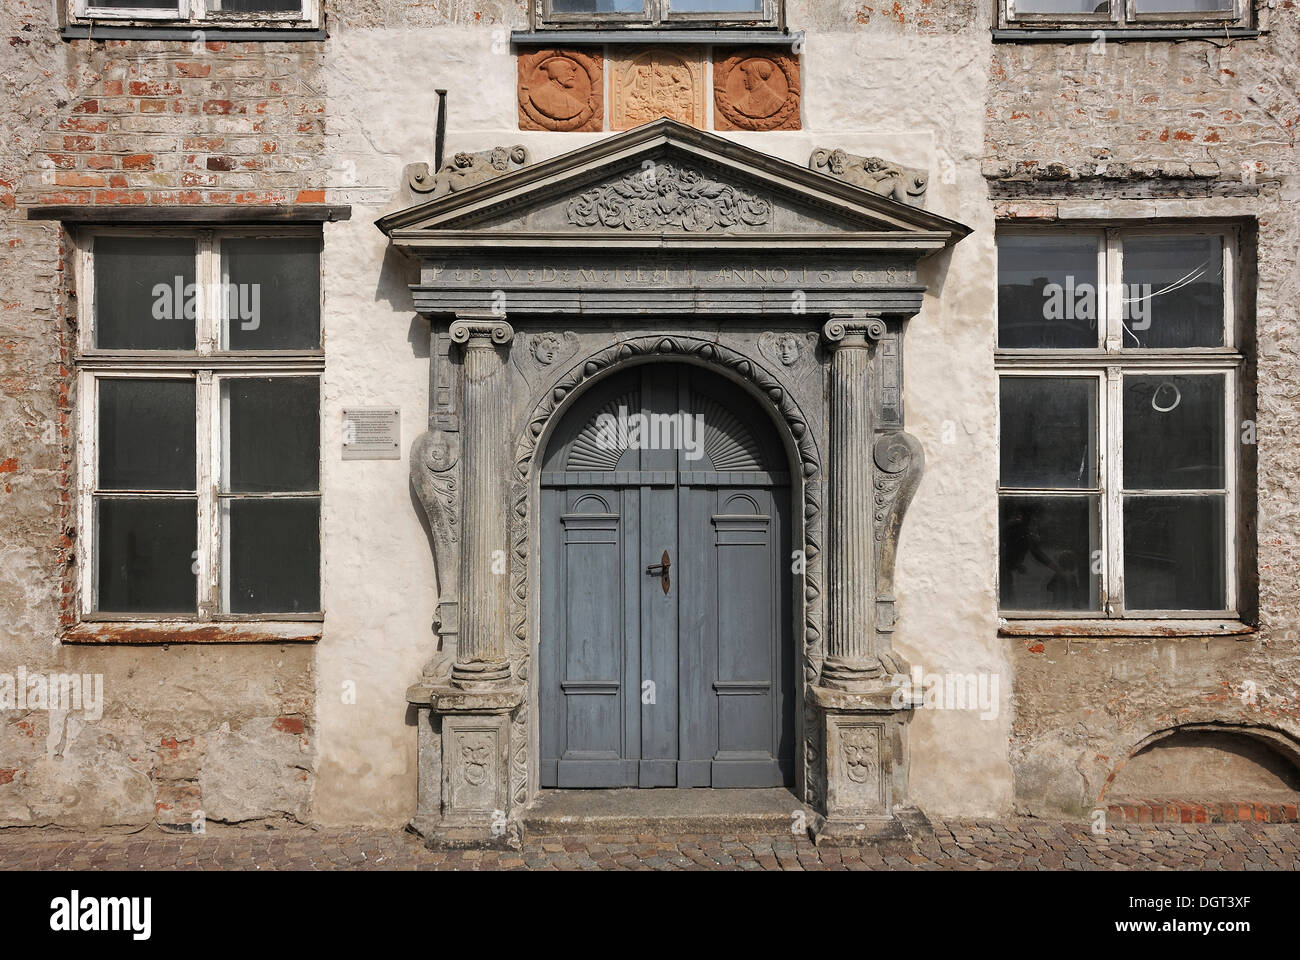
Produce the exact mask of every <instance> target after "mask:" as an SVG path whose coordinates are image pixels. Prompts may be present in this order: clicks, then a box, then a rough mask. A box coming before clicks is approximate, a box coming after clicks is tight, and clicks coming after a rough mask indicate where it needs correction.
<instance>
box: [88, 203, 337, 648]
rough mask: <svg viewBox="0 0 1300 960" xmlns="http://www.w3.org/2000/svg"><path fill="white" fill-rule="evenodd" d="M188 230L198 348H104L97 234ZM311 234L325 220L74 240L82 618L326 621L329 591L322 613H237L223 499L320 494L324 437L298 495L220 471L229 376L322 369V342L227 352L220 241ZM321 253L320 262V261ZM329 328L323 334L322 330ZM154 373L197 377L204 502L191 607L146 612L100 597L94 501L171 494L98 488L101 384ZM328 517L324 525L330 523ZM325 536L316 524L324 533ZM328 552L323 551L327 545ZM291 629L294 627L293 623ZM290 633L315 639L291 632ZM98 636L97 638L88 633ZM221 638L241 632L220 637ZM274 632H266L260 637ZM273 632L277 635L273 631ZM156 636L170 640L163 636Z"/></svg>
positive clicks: (159, 622) (198, 467) (318, 234)
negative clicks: (231, 600) (99, 601)
mask: <svg viewBox="0 0 1300 960" xmlns="http://www.w3.org/2000/svg"><path fill="white" fill-rule="evenodd" d="M105 236H131V237H167V236H175V237H178V238H180V237H183V238H185V239H193V240H195V241H196V252H195V257H196V265H195V285H196V287H197V288H198V290H197V293H198V295H197V297H196V300H195V320H194V323H195V349H194V350H119V349H100V348H96V347H94V346H93V344H94V326H95V319H94V318H95V304H94V294H95V275H94V270H95V265H94V241H95V239H96V238H97V237H105ZM288 236H310V237H315V238H317V239H318V240H320V241H322V242H323V234H322V231H321V229H320V227H319V226H314V227H313V226H278V225H276V226H252V227H223V228H198V229H196V228H193V227H190V228H184V227H155V228H150V227H89V228H86V229H84V230H82V231H79V232H78V233H77V234H76V236H75V238H74V243H75V269H76V290H77V301H78V303H79V304H80V308H79V311H78V312H79V314H80V316H82V317H84V318H85V321H84V322H82V323H80V324H79V325H78V330H77V345H76V351H75V354H74V361H73V362H74V370H75V374H74V376H75V389H76V396H75V400H74V409H75V410H76V437H77V448H76V460H75V468H74V469H75V474H76V476H75V488H76V491H77V501H76V515H77V528H78V530H80V531H82V535H81V537H80V538H79V546H78V551H77V569H76V574H75V575H76V582H75V594H76V619H77V621H78V622H79V623H83V624H109V623H126V624H133V625H139V626H144V625H153V626H157V627H169V626H174V625H176V624H192V625H203V624H208V625H212V624H226V625H238V624H240V623H252V624H257V623H266V624H274V623H282V624H285V625H286V626H287V625H290V624H316V627H315V628H314V629H317V631H318V626H319V621H321V620H323V619H324V609H323V608H324V598H323V595H322V597H321V607H322V609H321V610H319V611H314V612H309V613H299V612H293V613H231V612H227V610H226V609H225V608H226V607H228V602H227V598H226V595H225V591H226V590H227V589H228V584H227V582H226V577H225V576H224V575H223V574H224V570H225V564H224V563H223V534H222V529H221V526H222V518H221V509H220V508H221V504H222V502H223V501H226V500H231V499H250V498H251V499H265V498H267V497H270V496H275V497H296V498H311V497H314V498H317V499H318V500H322V502H323V497H322V490H321V482H320V479H319V478H320V474H321V472H323V453H324V443H323V436H322V442H321V445H320V456H321V458H322V462H321V463H320V467H321V470H320V471H318V474H317V476H318V479H317V489H315V490H313V491H296V492H294V493H291V494H289V493H276V494H265V493H254V494H239V493H230V492H223V491H222V490H221V489H220V487H221V483H220V477H221V476H222V473H223V466H222V465H223V458H224V454H223V447H224V443H223V439H224V438H223V429H222V428H223V418H222V416H221V386H222V383H223V382H224V381H225V380H228V379H237V378H240V377H257V378H269V377H314V378H316V379H317V380H318V381H321V380H322V376H323V373H324V367H325V354H324V350H323V349H319V348H318V349H312V350H266V351H252V350H225V349H221V348H220V338H221V332H222V326H223V324H224V322H225V317H224V314H225V309H224V306H225V300H224V298H223V297H222V296H221V290H222V287H221V286H220V283H221V281H222V279H223V270H222V261H221V257H220V245H221V241H222V239H224V238H231V237H274V238H281V237H288ZM323 259H324V258H323V257H321V258H320V261H318V263H319V264H320V265H321V266H322V267H323ZM321 291H322V294H321V304H320V308H321V314H320V316H321V317H322V320H323V317H324V284H323V283H322V284H321ZM322 335H323V334H322ZM110 379H113V380H120V379H151V380H192V381H194V383H195V404H196V417H197V421H196V430H195V443H196V450H195V482H196V488H195V491H194V493H193V494H189V493H185V494H178V496H194V497H195V499H196V501H197V512H198V531H197V541H196V546H197V548H198V549H197V558H196V563H197V565H198V593H197V602H196V610H195V612H194V613H188V612H186V613H172V612H146V611H142V612H139V613H130V612H118V611H98V610H96V609H95V605H96V575H97V571H98V544H97V542H96V540H97V527H96V525H95V520H96V517H95V505H96V502H97V500H98V499H99V498H100V497H102V496H104V495H115V494H117V493H119V492H121V493H122V494H123V495H124V496H128V497H136V496H139V497H149V496H164V495H166V491H134V490H133V491H101V490H100V489H99V487H98V476H99V472H98V426H99V395H98V390H99V383H100V382H101V381H103V380H110ZM317 428H318V430H319V431H321V432H322V433H323V429H324V418H323V417H322V416H320V414H319V412H318V415H317ZM323 525H324V524H323V519H322V521H321V527H322V528H323ZM318 536H319V531H318ZM322 555H323V550H322ZM289 632H290V633H291V632H292V631H289ZM287 638H288V639H313V638H303V637H287ZM91 639H94V638H91ZM222 639H226V640H230V639H239V638H238V636H235V635H231V636H223V637H222ZM259 639H267V638H259ZM270 639H274V637H272V638H270ZM159 642H163V641H162V638H161V637H160V638H159Z"/></svg>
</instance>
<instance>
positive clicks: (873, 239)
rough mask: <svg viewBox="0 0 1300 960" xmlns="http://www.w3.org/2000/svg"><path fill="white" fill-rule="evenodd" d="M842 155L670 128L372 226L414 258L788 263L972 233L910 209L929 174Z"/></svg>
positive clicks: (599, 146) (663, 125)
mask: <svg viewBox="0 0 1300 960" xmlns="http://www.w3.org/2000/svg"><path fill="white" fill-rule="evenodd" d="M843 156H844V157H845V158H847V159H846V163H847V164H848V165H847V166H842V167H840V171H841V172H840V173H839V174H836V173H835V169H834V168H835V167H837V166H840V165H839V163H838V161H836V162H835V163H831V162H830V161H829V160H828V161H827V162H828V163H829V164H830V166H829V167H828V168H827V170H825V171H819V170H818V169H809V168H808V167H801V166H799V165H798V164H794V163H790V162H789V161H786V160H781V159H778V158H776V157H772V156H769V155H767V154H764V153H760V152H759V151H756V150H753V149H750V148H748V147H745V146H741V145H740V144H736V143H733V142H731V141H729V140H724V139H723V138H721V137H718V136H715V135H714V134H711V133H706V132H704V131H702V130H696V129H694V128H693V127H690V126H687V125H685V124H682V123H678V122H677V121H674V120H670V119H667V118H664V119H660V120H656V121H654V122H653V123H647V124H645V125H643V126H640V127H637V128H635V129H633V130H629V131H627V132H625V133H621V134H616V135H614V136H612V137H609V138H607V139H605V140H602V141H599V142H597V143H594V144H590V145H588V146H585V147H582V148H580V149H578V150H574V151H572V152H570V153H566V154H563V155H561V156H558V157H554V158H552V159H549V160H544V161H541V162H538V163H533V164H528V165H526V166H523V167H521V168H519V169H511V170H507V171H505V172H502V171H500V169H499V165H496V166H492V167H491V169H492V170H493V171H494V172H495V173H497V174H499V175H496V176H490V177H487V178H485V179H482V180H479V181H477V182H470V180H469V179H468V178H464V177H462V179H461V180H460V181H458V182H457V186H456V187H455V188H449V189H448V190H447V191H445V192H441V193H440V192H437V191H435V196H434V197H433V198H431V199H429V200H426V201H424V202H421V203H418V204H416V205H415V206H412V207H409V208H407V209H405V210H401V211H398V212H396V213H392V214H389V215H388V216H385V217H383V218H381V219H380V221H379V224H378V225H379V227H380V229H381V230H383V231H384V232H385V233H386V234H388V235H389V236H390V237H391V238H392V239H393V241H394V242H395V243H396V244H397V245H398V246H399V247H402V248H405V249H408V250H410V251H412V252H425V251H428V250H430V249H431V248H436V247H442V248H445V249H449V250H450V249H455V250H458V251H464V250H465V249H466V248H473V247H478V246H490V247H492V248H493V249H494V250H496V251H501V250H503V249H511V248H515V249H520V250H524V249H527V250H529V251H530V252H532V253H536V251H537V248H538V246H539V244H540V245H551V246H556V247H560V246H562V247H564V248H565V249H573V248H575V247H583V246H585V247H590V248H597V249H605V250H609V249H610V248H611V245H626V246H628V247H633V246H636V245H637V244H638V242H640V243H644V238H646V237H648V236H654V237H655V238H656V241H657V244H656V245H657V249H659V250H671V249H677V248H681V249H690V248H692V247H693V246H694V245H696V244H698V243H699V242H701V241H707V242H708V244H709V248H710V249H713V250H717V249H720V248H719V247H718V246H717V243H716V241H717V239H718V238H725V237H736V238H737V239H738V243H742V244H743V243H744V242H746V241H768V242H771V243H773V244H775V245H778V246H779V248H780V249H781V250H782V251H786V252H791V251H800V250H802V251H803V252H814V251H815V252H818V253H825V252H826V251H827V250H828V249H839V250H842V251H844V252H846V253H847V252H850V251H851V252H853V253H855V254H862V253H872V254H875V253H880V252H884V251H887V250H905V251H906V252H907V253H909V254H912V255H917V254H919V255H925V254H927V253H932V252H935V251H937V250H939V249H942V248H943V247H945V246H947V245H948V244H949V243H952V242H953V241H955V240H957V239H960V237H962V236H964V235H965V234H966V233H968V232H969V230H968V229H967V228H966V227H964V226H962V225H961V224H959V223H957V222H955V221H953V220H949V219H947V218H946V217H941V216H938V215H937V214H933V213H929V212H927V211H925V210H922V209H920V208H919V207H918V206H916V205H915V204H916V201H917V199H918V198H919V197H920V196H921V195H922V194H923V192H924V179H925V178H924V174H922V173H920V172H919V171H911V170H905V169H903V168H900V167H897V166H896V165H892V164H884V166H883V167H882V168H881V169H880V170H877V171H875V172H874V174H868V172H867V170H866V167H865V165H864V166H862V172H861V175H860V176H859V175H858V173H857V170H858V168H857V167H855V166H854V165H853V162H852V161H853V160H854V158H851V157H850V155H847V154H844V155H843ZM856 160H858V161H864V158H856ZM864 163H865V161H864ZM882 163H883V161H882ZM823 166H825V164H824V165H823ZM476 169H477V168H476ZM484 172H486V171H484ZM824 172H829V173H831V174H832V176H830V177H828V176H825V175H823V173H824ZM449 176H450V174H449Z"/></svg>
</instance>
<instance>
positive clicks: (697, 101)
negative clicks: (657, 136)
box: [610, 47, 705, 130]
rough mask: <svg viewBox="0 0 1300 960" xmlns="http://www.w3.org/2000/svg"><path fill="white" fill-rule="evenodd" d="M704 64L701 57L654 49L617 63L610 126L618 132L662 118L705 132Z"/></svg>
mask: <svg viewBox="0 0 1300 960" xmlns="http://www.w3.org/2000/svg"><path fill="white" fill-rule="evenodd" d="M704 112H705V103H704V60H703V55H702V54H700V53H695V52H691V51H689V50H670V49H665V48H663V47H654V48H651V49H648V50H640V51H637V52H635V53H631V54H629V55H627V56H624V57H619V58H617V59H615V60H614V62H613V66H612V68H611V71H610V122H611V125H612V126H613V128H614V129H615V130H631V129H632V128H633V127H637V126H640V125H641V124H643V123H649V122H650V121H651V120H658V119H659V118H660V117H671V118H672V119H673V120H678V121H680V122H682V123H688V124H690V125H691V126H693V127H699V128H700V129H703V128H704V125H705V119H704Z"/></svg>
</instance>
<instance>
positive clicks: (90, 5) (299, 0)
mask: <svg viewBox="0 0 1300 960" xmlns="http://www.w3.org/2000/svg"><path fill="white" fill-rule="evenodd" d="M70 3H71V7H72V14H73V16H74V17H75V18H76V19H78V20H113V21H132V20H148V21H158V20H166V21H169V22H180V23H186V24H189V23H196V24H204V23H206V24H212V25H213V26H220V25H223V24H229V25H231V26H235V25H238V26H255V25H259V24H267V25H269V26H316V25H318V24H319V15H320V0H70Z"/></svg>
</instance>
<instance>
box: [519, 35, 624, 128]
mask: <svg viewBox="0 0 1300 960" xmlns="http://www.w3.org/2000/svg"><path fill="white" fill-rule="evenodd" d="M603 83H604V74H603V68H602V58H601V57H600V56H599V55H595V56H593V55H591V54H588V53H583V52H582V51H580V50H537V51H534V52H532V53H523V54H520V55H519V129H521V130H563V131H569V130H579V131H593V130H600V129H601V128H602V125H603V118H604V110H605V106H604V99H603V96H602V93H601V90H602V84H603Z"/></svg>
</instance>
